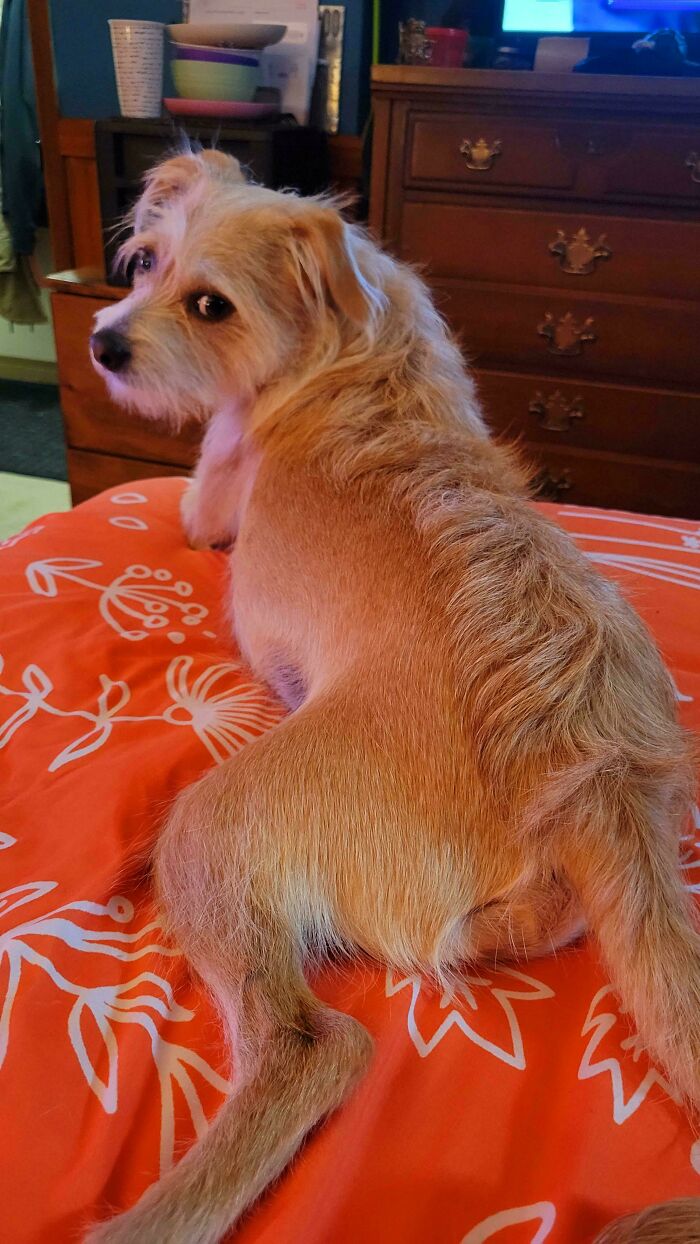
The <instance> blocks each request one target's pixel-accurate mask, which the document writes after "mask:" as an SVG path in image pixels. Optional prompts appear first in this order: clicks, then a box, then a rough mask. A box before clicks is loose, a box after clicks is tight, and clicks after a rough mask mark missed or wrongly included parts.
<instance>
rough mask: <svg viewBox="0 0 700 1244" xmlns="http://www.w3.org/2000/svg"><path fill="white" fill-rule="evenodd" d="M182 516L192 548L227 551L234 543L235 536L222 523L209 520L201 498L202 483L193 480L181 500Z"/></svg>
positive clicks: (188, 541)
mask: <svg viewBox="0 0 700 1244" xmlns="http://www.w3.org/2000/svg"><path fill="white" fill-rule="evenodd" d="M180 518H181V519H182V526H183V528H184V531H185V535H186V536H187V543H188V544H189V546H190V548H191V549H217V550H219V551H220V552H226V551H227V550H228V549H230V548H231V545H232V544H233V536H232V534H231V533H230V532H227V531H225V530H224V528H223V527H222V526H221V524H214V523H212V522H211V521H207V517H206V515H205V514H204V512H203V506H202V504H201V499H200V485H199V483H198V481H197V480H192V482H191V483H190V484H189V485H188V487H187V488H186V490H185V492H184V493H183V494H182V499H181V501H180Z"/></svg>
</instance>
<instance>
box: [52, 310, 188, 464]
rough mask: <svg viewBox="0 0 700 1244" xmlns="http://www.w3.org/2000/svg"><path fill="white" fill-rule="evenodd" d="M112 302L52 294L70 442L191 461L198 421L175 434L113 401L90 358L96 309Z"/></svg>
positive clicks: (104, 450)
mask: <svg viewBox="0 0 700 1244" xmlns="http://www.w3.org/2000/svg"><path fill="white" fill-rule="evenodd" d="M107 305H109V304H108V303H105V302H102V301H101V300H100V299H98V298H86V297H82V296H80V295H77V294H54V295H53V296H52V306H53V317H54V333H55V337H56V355H57V360H58V375H59V380H60V386H61V388H60V393H61V411H62V414H63V423H64V428H65V435H66V442H67V444H68V445H69V446H73V447H75V448H78V449H85V450H90V451H93V452H100V453H102V454H116V455H125V456H126V457H128V458H132V459H144V460H147V461H151V462H160V463H172V465H173V466H174V467H187V466H190V465H191V464H192V463H193V462H194V461H195V460H196V457H197V450H198V446H199V442H200V439H201V428H200V427H199V425H198V424H196V423H194V421H193V422H192V423H190V424H186V425H185V426H184V428H183V429H182V431H180V432H178V433H177V434H174V433H172V432H170V431H169V430H168V428H167V427H166V426H165V425H164V424H159V423H157V422H155V421H154V420H152V419H143V418H141V417H140V416H139V415H138V414H135V413H134V412H127V411H125V410H124V409H123V408H122V407H120V406H117V405H115V403H114V402H112V401H111V400H110V398H109V396H108V394H107V389H106V387H105V384H104V381H103V380H102V378H101V377H100V376H99V375H98V374H97V372H96V371H95V369H94V367H93V366H92V363H91V362H90V356H89V349H88V341H89V337H90V333H91V332H92V324H93V318H94V316H95V314H96V312H97V311H99V310H101V308H102V307H104V306H107Z"/></svg>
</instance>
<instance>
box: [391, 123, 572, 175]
mask: <svg viewBox="0 0 700 1244" xmlns="http://www.w3.org/2000/svg"><path fill="white" fill-rule="evenodd" d="M576 167H577V161H576V157H575V154H574V153H567V152H566V151H563V150H562V149H561V146H560V144H559V142H558V135H557V127H556V125H550V124H547V123H546V122H544V121H529V120H528V121H522V122H520V121H518V120H517V119H516V118H512V117H499V116H494V115H492V114H489V113H484V114H479V113H471V112H470V113H424V114H421V113H415V114H413V115H412V117H411V121H410V128H409V136H408V145H407V155H406V170H405V171H406V180H407V182H408V183H409V184H411V183H426V182H434V183H438V184H440V183H449V182H452V183H457V184H458V185H459V186H460V187H463V188H465V189H472V190H478V191H481V192H485V193H488V192H489V191H490V190H492V189H493V188H494V187H500V188H501V189H503V188H510V187H518V186H520V187H531V188H537V189H551V190H568V189H570V188H571V187H572V186H573V184H574V181H575V177H576Z"/></svg>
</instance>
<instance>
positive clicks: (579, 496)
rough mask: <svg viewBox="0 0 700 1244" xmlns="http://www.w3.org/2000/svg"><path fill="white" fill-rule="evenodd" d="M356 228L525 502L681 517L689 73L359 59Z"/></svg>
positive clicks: (698, 482) (698, 257) (697, 273)
mask: <svg viewBox="0 0 700 1244" xmlns="http://www.w3.org/2000/svg"><path fill="white" fill-rule="evenodd" d="M373 99H374V118H375V122H374V124H375V130H374V150H373V164H372V186H371V208H370V221H371V225H372V227H373V229H374V231H375V232H376V233H377V234H378V235H379V236H380V237H381V238H383V239H384V240H385V241H386V242H387V243H388V245H389V246H390V247H391V248H392V249H394V251H395V252H396V253H398V254H399V255H400V256H401V257H403V258H405V259H408V260H410V261H412V262H414V263H417V264H419V265H421V266H422V267H423V268H424V271H425V274H426V276H427V277H428V279H429V280H430V282H431V284H432V286H433V288H434V290H435V293H436V296H437V300H438V303H439V305H440V307H441V310H442V311H443V313H444V314H445V316H446V318H447V319H448V321H449V322H450V324H451V325H452V327H453V328H454V329H455V330H456V331H457V333H458V334H459V336H460V340H461V342H462V344H463V347H464V350H465V354H466V356H467V358H468V359H469V360H470V361H471V363H472V365H473V367H474V369H475V371H476V375H477V379H478V382H479V387H480V391H481V396H482V399H483V402H484V406H485V409H486V413H487V417H488V420H489V423H490V425H491V427H492V428H493V429H494V430H495V431H496V432H498V433H503V434H505V435H507V436H508V437H511V438H518V439H520V440H521V441H522V442H524V448H525V450H526V452H527V455H528V456H529V457H530V458H531V459H533V460H534V461H535V464H536V467H537V469H538V471H539V475H538V483H539V489H540V494H541V496H543V497H545V498H548V499H553V500H557V501H562V500H563V501H567V502H579V503H584V504H591V505H602V506H611V507H620V508H627V509H632V510H645V511H647V512H650V513H657V514H677V515H685V516H687V517H692V518H700V81H692V80H687V81H683V80H673V79H655V80H653V79H651V80H650V79H638V78H615V77H602V76H601V77H597V76H596V77H584V76H578V75H571V74H568V75H559V74H537V73H517V72H512V71H503V72H498V71H491V70H449V69H428V68H412V67H405V66H378V67H376V68H375V69H374V70H373Z"/></svg>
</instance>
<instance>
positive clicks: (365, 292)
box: [292, 207, 384, 327]
mask: <svg viewBox="0 0 700 1244" xmlns="http://www.w3.org/2000/svg"><path fill="white" fill-rule="evenodd" d="M292 253H293V257H294V260H295V266H296V269H297V279H298V282H299V286H300V289H301V290H302V293H303V294H304V295H305V296H307V297H308V295H309V293H310V294H311V295H312V297H313V299H314V300H315V301H316V302H317V303H319V304H324V303H325V304H326V305H327V304H328V302H329V301H330V302H331V304H332V305H333V306H335V307H336V308H337V309H338V310H339V311H340V312H342V314H343V315H345V316H346V317H347V318H348V319H349V320H351V321H352V322H353V323H354V324H357V325H358V327H366V326H367V324H368V322H369V321H370V320H371V319H373V318H374V317H375V316H376V315H377V313H378V312H379V311H380V310H381V309H382V308H383V306H384V296H383V294H382V293H381V292H380V291H379V290H378V289H377V288H375V287H374V286H373V285H372V283H371V281H370V280H368V278H367V277H366V276H365V275H364V274H363V273H362V272H361V271H360V268H359V266H358V262H357V257H356V255H355V241H354V238H353V236H352V233H351V231H350V229H349V228H348V226H347V225H346V224H345V222H344V221H343V219H342V217H341V216H340V215H339V214H338V212H336V211H335V210H333V209H332V208H328V207H318V208H314V209H312V210H309V211H308V212H304V214H303V215H302V216H300V217H297V219H296V220H295V221H294V224H293V227H292Z"/></svg>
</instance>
